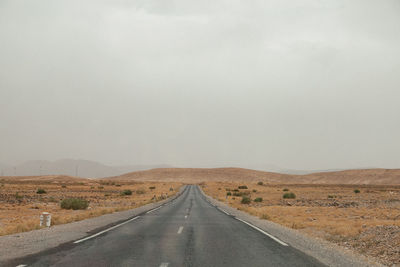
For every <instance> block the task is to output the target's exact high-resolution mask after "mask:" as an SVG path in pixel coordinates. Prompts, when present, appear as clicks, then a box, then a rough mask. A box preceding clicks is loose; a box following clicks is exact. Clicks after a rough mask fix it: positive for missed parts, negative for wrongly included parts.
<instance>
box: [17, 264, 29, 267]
mask: <svg viewBox="0 0 400 267" xmlns="http://www.w3.org/2000/svg"><path fill="white" fill-rule="evenodd" d="M25 266H28V265H26V264H20V265H17V266H16V267H25Z"/></svg>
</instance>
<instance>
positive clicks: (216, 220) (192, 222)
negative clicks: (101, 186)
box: [17, 186, 324, 267]
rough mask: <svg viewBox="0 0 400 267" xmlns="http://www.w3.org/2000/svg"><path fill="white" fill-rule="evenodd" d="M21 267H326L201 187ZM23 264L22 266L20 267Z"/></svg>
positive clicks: (25, 261)
mask: <svg viewBox="0 0 400 267" xmlns="http://www.w3.org/2000/svg"><path fill="white" fill-rule="evenodd" d="M18 264H21V265H20V266H24V265H26V266H68V267H71V266H73V267H79V266H92V267H100V266H154V267H174V266H201V267H204V266H207V267H208V266H251V267H257V266H324V265H323V264H322V263H320V262H319V261H317V260H315V259H314V258H312V257H310V256H308V255H306V254H304V253H302V252H300V251H299V250H296V249H294V248H293V247H291V246H290V245H288V244H286V243H284V242H282V241H281V240H279V239H277V238H275V237H273V236H269V235H268V233H266V232H263V231H262V230H261V231H260V229H256V228H254V227H253V226H252V225H249V224H246V223H245V222H243V221H240V220H238V219H236V218H235V217H233V216H230V215H229V214H226V213H225V212H224V211H222V210H219V209H217V208H216V207H214V206H213V205H211V204H210V203H209V202H207V200H206V199H205V197H204V196H203V195H202V193H201V192H200V190H199V188H198V187H197V186H187V187H186V189H185V190H184V191H183V193H182V195H181V196H179V197H178V198H177V199H175V200H174V201H172V202H169V203H167V204H165V205H163V206H161V207H160V208H157V209H155V210H152V211H149V212H148V213H146V214H142V215H141V216H138V217H135V218H132V219H131V220H129V221H126V222H124V223H123V224H121V225H118V226H117V227H114V228H112V229H105V230H104V232H99V233H97V235H94V236H93V235H92V236H88V237H86V238H83V239H81V240H76V241H75V242H74V243H71V244H69V245H68V246H61V247H60V248H58V249H52V250H49V251H45V252H43V253H40V254H38V255H34V256H30V257H26V258H24V259H21V262H18ZM18 264H17V265H18Z"/></svg>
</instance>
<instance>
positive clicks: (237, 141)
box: [0, 0, 400, 169]
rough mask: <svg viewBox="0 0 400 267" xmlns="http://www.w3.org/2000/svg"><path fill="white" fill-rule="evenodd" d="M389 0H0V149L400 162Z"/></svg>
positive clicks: (395, 30) (396, 61)
mask: <svg viewBox="0 0 400 267" xmlns="http://www.w3.org/2000/svg"><path fill="white" fill-rule="evenodd" d="M399 155H400V1H398V0H380V1H378V0H334V1H332V0H299V1H294V0H252V1H244V0H243V1H240V0H209V1H208V0H203V1H194V0H163V1H159V0H158V1H153V0H138V1H135V0H130V1H115V0H114V1H99V0H94V1H80V0H79V1H78V0H77V1H73V0H66V1H54V0H48V1H44V0H41V1H28V0H27V1H18V0H9V1H7V0H1V1H0V162H4V163H9V164H15V163H16V162H21V161H25V160H30V159H46V160H56V159H62V158H79V159H89V160H96V161H101V162H103V163H107V164H171V165H174V166H182V167H186V166H193V167H206V166H211V167H212V166H242V167H250V168H264V166H267V167H265V168H268V166H270V165H276V166H279V167H282V168H291V169H326V168H354V167H387V168H399V167H400V156H399Z"/></svg>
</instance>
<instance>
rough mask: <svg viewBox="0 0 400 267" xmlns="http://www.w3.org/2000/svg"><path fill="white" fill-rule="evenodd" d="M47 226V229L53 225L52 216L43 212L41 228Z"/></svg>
mask: <svg viewBox="0 0 400 267" xmlns="http://www.w3.org/2000/svg"><path fill="white" fill-rule="evenodd" d="M43 225H46V226H47V227H50V225H51V214H50V213H48V212H42V214H40V226H43Z"/></svg>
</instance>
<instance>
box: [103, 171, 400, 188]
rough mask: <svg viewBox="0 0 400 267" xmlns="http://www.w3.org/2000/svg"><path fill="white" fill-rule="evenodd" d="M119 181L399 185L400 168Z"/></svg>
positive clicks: (163, 174) (156, 175)
mask: <svg viewBox="0 0 400 267" xmlns="http://www.w3.org/2000/svg"><path fill="white" fill-rule="evenodd" d="M110 179H116V180H140V181H160V180H161V181H181V182H186V183H199V182H203V181H225V182H232V181H237V182H240V181H248V182H257V181H263V182H264V183H277V184H293V183H295V184H376V185H381V184H399V185H400V169H362V170H346V171H335V172H319V173H312V174H307V175H290V174H281V173H274V172H265V171H257V170H250V169H243V168H158V169H151V170H146V171H136V172H131V173H127V174H124V175H121V176H116V177H111V178H110Z"/></svg>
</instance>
